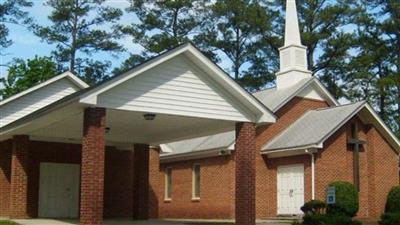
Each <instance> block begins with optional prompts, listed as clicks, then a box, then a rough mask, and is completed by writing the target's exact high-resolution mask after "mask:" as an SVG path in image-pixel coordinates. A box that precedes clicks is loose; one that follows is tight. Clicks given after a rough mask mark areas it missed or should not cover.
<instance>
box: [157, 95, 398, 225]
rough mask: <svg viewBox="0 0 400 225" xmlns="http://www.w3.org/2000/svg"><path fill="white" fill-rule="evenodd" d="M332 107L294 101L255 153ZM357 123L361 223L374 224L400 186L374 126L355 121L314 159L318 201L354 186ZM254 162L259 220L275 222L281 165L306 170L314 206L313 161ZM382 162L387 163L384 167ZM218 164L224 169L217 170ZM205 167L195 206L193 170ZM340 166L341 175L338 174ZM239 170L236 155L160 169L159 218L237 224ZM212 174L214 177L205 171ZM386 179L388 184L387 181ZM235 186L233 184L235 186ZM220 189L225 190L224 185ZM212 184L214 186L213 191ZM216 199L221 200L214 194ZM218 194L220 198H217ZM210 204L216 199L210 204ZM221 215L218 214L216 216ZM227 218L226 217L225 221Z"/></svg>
mask: <svg viewBox="0 0 400 225" xmlns="http://www.w3.org/2000/svg"><path fill="white" fill-rule="evenodd" d="M327 106H328V104H327V103H326V102H322V101H316V100H311V99H304V98H298V97H296V98H294V99H292V100H291V101H290V102H289V103H287V104H286V105H285V106H283V107H282V108H281V109H280V110H279V111H278V112H277V113H276V115H277V116H278V120H277V122H276V123H274V124H271V125H266V126H260V127H257V140H256V149H257V151H256V152H259V150H260V148H261V146H262V145H264V144H265V143H266V142H268V141H269V140H270V139H271V138H272V137H273V136H275V135H276V134H278V133H279V132H281V131H282V130H283V129H285V128H287V126H289V125H290V124H291V123H293V122H294V121H295V120H297V119H298V118H299V117H300V116H301V115H302V114H304V113H305V112H306V111H308V110H311V109H317V108H324V107H327ZM355 121H357V122H358V123H359V130H360V131H359V137H360V139H364V140H367V144H366V145H364V146H363V147H362V148H361V151H360V177H361V180H360V188H361V190H360V210H359V213H358V217H360V218H371V219H376V218H378V217H379V216H380V214H381V213H382V212H383V210H384V204H385V201H386V195H387V193H388V191H389V190H390V188H391V187H393V186H395V185H398V182H399V174H398V156H397V154H396V152H395V151H394V150H393V149H392V148H391V147H390V146H389V145H388V143H387V142H386V141H385V140H384V138H383V137H382V136H381V135H380V134H379V132H377V130H376V129H375V128H373V127H371V126H366V125H364V124H362V122H361V121H360V120H359V119H357V118H354V119H352V120H351V121H349V122H348V123H347V124H346V125H345V126H343V127H342V128H341V129H339V130H338V131H337V132H336V133H335V134H334V135H332V136H331V137H330V138H329V139H328V140H327V141H326V143H325V144H324V148H323V149H322V150H320V151H319V152H318V154H317V155H316V159H315V166H316V168H315V171H316V172H315V190H316V191H315V195H316V199H322V200H324V199H325V192H326V187H327V186H328V184H329V183H331V182H332V181H336V180H344V181H349V182H353V179H354V178H353V152H352V147H351V146H349V145H348V144H347V139H348V137H349V135H350V130H351V129H350V126H351V124H352V123H354V122H355ZM255 157H256V158H255V160H256V218H257V219H267V218H271V217H276V216H277V168H278V167H279V166H282V165H290V164H304V179H305V180H304V185H305V187H304V190H305V193H304V195H305V201H309V200H311V183H312V182H311V156H310V155H300V156H293V157H284V158H272V159H269V158H267V157H265V156H262V155H261V154H256V155H255ZM381 159H385V163H382V161H381ZM215 161H219V163H220V165H221V167H220V169H219V170H218V171H216V170H215V169H214V168H215ZM222 161H224V163H222ZM195 163H199V164H200V165H201V179H202V181H204V182H202V183H201V191H202V192H201V193H202V195H201V198H200V200H199V201H191V190H192V186H191V185H192V173H191V170H192V166H193V164H195ZM338 165H340V166H339V168H340V169H338ZM166 167H170V168H172V174H173V175H172V177H173V182H172V183H173V194H172V195H173V197H172V201H171V202H164V201H163V199H164V197H163V196H164V176H165V174H164V169H165V168H166ZM234 168H235V159H234V155H232V156H221V157H214V158H208V159H199V160H191V161H185V162H174V163H165V164H161V168H160V178H159V179H160V181H161V183H162V184H160V188H159V192H158V199H159V204H160V207H159V210H160V211H159V217H160V218H204V219H214V218H215V219H219V218H223V219H228V218H230V219H233V218H235V213H234V208H232V207H234V204H233V203H232V202H234V201H235V192H234V190H233V191H231V187H234V186H235V179H234V177H233V176H232V171H233V170H234ZM212 169H214V172H215V174H217V175H215V174H209V173H208V172H206V171H209V170H212ZM383 178H384V179H383ZM231 182H233V184H232V183H231ZM221 183H223V184H225V185H221ZM210 184H212V185H210ZM216 193H217V194H216ZM218 193H219V194H218ZM209 198H211V199H213V200H214V201H212V203H210V200H209ZM217 211H218V212H219V213H218V214H216V213H215V212H217ZM222 215H223V216H222Z"/></svg>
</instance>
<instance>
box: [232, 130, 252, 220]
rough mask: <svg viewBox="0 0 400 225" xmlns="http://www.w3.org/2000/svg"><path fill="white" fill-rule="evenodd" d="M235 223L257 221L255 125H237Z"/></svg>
mask: <svg viewBox="0 0 400 225" xmlns="http://www.w3.org/2000/svg"><path fill="white" fill-rule="evenodd" d="M234 154H235V166H236V169H235V174H236V176H235V178H236V182H235V186H236V193H235V199H236V201H235V207H236V210H235V215H236V216H235V221H236V223H235V224H236V225H255V220H256V209H255V207H256V154H257V152H256V128H255V124H253V123H238V124H236V144H235V153H234Z"/></svg>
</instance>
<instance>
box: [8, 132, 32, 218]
mask: <svg viewBox="0 0 400 225" xmlns="http://www.w3.org/2000/svg"><path fill="white" fill-rule="evenodd" d="M28 156H29V137H28V136H26V135H18V136H14V139H13V146H12V155H11V188H10V218H12V219H24V218H28V217H29V215H28V163H29V157H28Z"/></svg>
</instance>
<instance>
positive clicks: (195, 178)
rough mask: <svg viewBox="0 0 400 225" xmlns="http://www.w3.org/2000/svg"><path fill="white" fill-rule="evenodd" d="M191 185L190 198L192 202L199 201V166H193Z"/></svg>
mask: <svg viewBox="0 0 400 225" xmlns="http://www.w3.org/2000/svg"><path fill="white" fill-rule="evenodd" d="M192 174H193V175H192V183H193V190H192V198H193V199H194V200H197V199H200V165H199V164H195V165H194V166H193V171H192Z"/></svg>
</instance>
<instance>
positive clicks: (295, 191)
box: [277, 164, 304, 215]
mask: <svg viewBox="0 0 400 225" xmlns="http://www.w3.org/2000/svg"><path fill="white" fill-rule="evenodd" d="M277 182H278V187H277V188H278V196H277V197H278V215H298V214H301V213H302V212H301V210H300V208H301V207H302V206H303V204H304V165H303V164H296V165H285V166H280V167H278V180H277Z"/></svg>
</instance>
